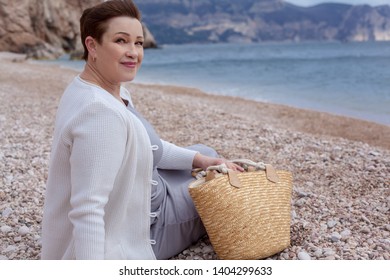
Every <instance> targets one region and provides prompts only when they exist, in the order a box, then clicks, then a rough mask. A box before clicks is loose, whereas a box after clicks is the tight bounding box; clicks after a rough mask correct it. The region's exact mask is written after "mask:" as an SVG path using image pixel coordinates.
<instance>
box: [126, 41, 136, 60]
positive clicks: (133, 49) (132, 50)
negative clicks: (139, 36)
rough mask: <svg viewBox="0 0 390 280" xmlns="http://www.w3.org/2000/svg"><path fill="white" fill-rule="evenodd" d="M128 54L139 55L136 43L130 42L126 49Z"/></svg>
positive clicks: (131, 55) (130, 55)
mask: <svg viewBox="0 0 390 280" xmlns="http://www.w3.org/2000/svg"><path fill="white" fill-rule="evenodd" d="M126 56H128V57H137V56H138V52H137V49H136V47H135V45H133V44H129V47H128V49H127V51H126Z"/></svg>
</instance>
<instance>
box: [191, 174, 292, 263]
mask: <svg viewBox="0 0 390 280" xmlns="http://www.w3.org/2000/svg"><path fill="white" fill-rule="evenodd" d="M276 173H277V175H278V176H279V179H280V180H279V182H278V183H273V182H270V181H268V180H267V178H266V173H265V171H255V172H242V173H238V174H237V177H238V178H239V180H240V182H241V185H242V186H241V188H235V187H233V186H231V185H230V184H229V178H228V175H226V174H225V175H222V176H220V177H217V178H215V179H212V180H210V181H208V182H204V179H198V180H197V181H195V182H193V183H192V184H191V185H190V186H189V192H190V195H191V197H192V199H193V201H194V204H195V207H196V208H197V210H198V213H199V215H200V217H201V219H202V221H203V223H204V225H205V228H206V230H207V233H208V236H209V238H210V242H211V244H212V245H213V247H214V250H215V252H216V253H217V255H218V257H219V258H220V259H226V260H234V259H241V260H250V259H263V258H266V257H268V256H271V255H274V254H276V253H278V252H280V251H282V250H284V249H285V248H287V247H288V246H290V222H291V192H292V174H291V173H290V172H288V171H279V170H278V171H276Z"/></svg>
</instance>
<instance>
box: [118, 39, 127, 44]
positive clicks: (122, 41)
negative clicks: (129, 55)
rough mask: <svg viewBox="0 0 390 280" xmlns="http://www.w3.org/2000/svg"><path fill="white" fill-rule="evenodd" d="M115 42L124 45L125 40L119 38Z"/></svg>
mask: <svg viewBox="0 0 390 280" xmlns="http://www.w3.org/2000/svg"><path fill="white" fill-rule="evenodd" d="M116 42H117V43H120V44H124V43H126V40H125V39H123V38H119V39H117V40H116Z"/></svg>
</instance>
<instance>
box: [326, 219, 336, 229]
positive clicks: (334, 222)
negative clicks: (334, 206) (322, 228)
mask: <svg viewBox="0 0 390 280" xmlns="http://www.w3.org/2000/svg"><path fill="white" fill-rule="evenodd" d="M327 225H328V228H333V227H334V226H335V225H337V221H335V220H330V221H328V223H327Z"/></svg>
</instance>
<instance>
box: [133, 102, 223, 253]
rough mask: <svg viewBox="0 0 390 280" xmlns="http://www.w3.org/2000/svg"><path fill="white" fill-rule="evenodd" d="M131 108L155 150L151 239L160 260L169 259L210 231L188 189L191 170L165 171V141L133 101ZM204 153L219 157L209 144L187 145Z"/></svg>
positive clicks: (191, 179) (191, 178)
mask: <svg viewBox="0 0 390 280" xmlns="http://www.w3.org/2000/svg"><path fill="white" fill-rule="evenodd" d="M127 108H128V109H129V110H130V111H131V112H132V113H133V114H134V115H135V116H137V117H138V119H139V120H140V121H141V122H142V123H143V125H144V126H145V128H146V130H147V132H148V135H149V138H150V142H151V144H152V149H153V184H152V195H151V212H152V215H151V239H152V240H153V241H154V242H153V243H154V244H153V251H154V253H155V255H156V258H157V259H168V258H170V257H173V256H175V255H177V254H178V253H180V252H181V251H183V250H184V249H186V248H188V247H189V246H190V245H191V244H193V243H195V242H197V241H198V240H199V239H200V238H201V237H202V236H204V235H205V234H206V230H205V229H204V226H203V224H202V221H201V220H200V218H199V215H198V213H197V211H196V209H195V206H194V204H193V202H192V199H191V197H190V195H189V192H188V185H189V183H190V182H191V181H193V180H194V178H193V177H192V176H191V170H165V169H164V170H163V169H158V168H157V165H158V163H159V161H160V160H161V157H162V154H163V144H162V142H161V139H160V137H159V136H158V134H157V133H156V131H155V130H154V128H153V127H152V125H151V124H150V123H149V122H148V121H147V120H145V118H143V116H142V115H141V114H140V113H139V112H138V111H137V110H135V109H134V108H133V107H132V106H131V105H130V104H129V105H128V106H127ZM187 149H191V150H194V151H198V152H200V153H201V154H204V155H207V156H212V157H217V156H218V155H217V153H216V151H215V150H213V149H211V148H209V147H207V146H205V145H200V144H198V145H194V146H190V147H187Z"/></svg>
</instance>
